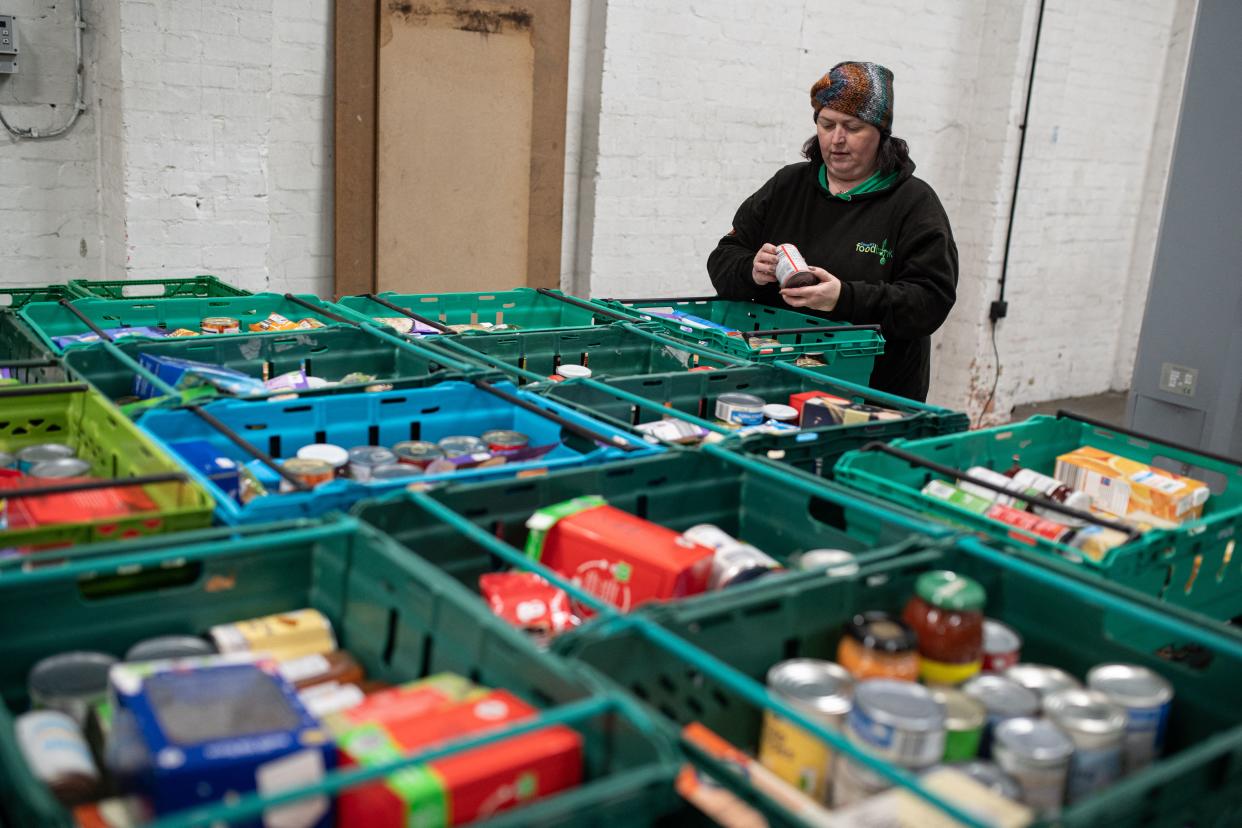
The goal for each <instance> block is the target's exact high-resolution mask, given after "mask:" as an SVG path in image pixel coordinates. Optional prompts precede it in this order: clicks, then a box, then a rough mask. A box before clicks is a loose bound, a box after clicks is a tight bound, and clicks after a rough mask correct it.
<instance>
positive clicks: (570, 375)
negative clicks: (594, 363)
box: [556, 363, 591, 379]
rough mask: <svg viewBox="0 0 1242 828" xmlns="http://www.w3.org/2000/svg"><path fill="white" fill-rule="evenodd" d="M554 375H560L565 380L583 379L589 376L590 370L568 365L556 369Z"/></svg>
mask: <svg viewBox="0 0 1242 828" xmlns="http://www.w3.org/2000/svg"><path fill="white" fill-rule="evenodd" d="M556 373H558V374H560V375H561V376H562V377H564V378H565V379H583V378H585V377H589V376H591V369H590V368H588V367H586V366H585V365H574V364H572V363H570V364H569V365H562V366H561V367H560V368H557V369H556Z"/></svg>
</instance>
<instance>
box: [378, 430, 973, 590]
mask: <svg viewBox="0 0 1242 828" xmlns="http://www.w3.org/2000/svg"><path fill="white" fill-rule="evenodd" d="M781 478H782V475H781V473H779V472H775V473H774V472H772V471H770V470H768V469H766V468H764V467H760V466H757V465H756V464H753V463H751V462H750V461H747V460H745V459H743V458H739V457H736V456H733V455H727V454H726V455H725V456H718V455H713V454H707V453H700V452H672V453H669V454H666V455H661V456H658V457H653V458H649V459H639V460H626V461H619V462H616V463H612V464H609V465H607V466H600V467H595V468H589V469H581V470H573V471H564V472H555V473H551V474H548V475H544V476H541V477H531V478H525V479H521V480H507V481H496V482H493V483H479V484H473V485H471V484H458V485H453V486H447V487H442V488H438V489H435V490H433V491H431V492H429V493H428V496H429V497H431V498H434V499H435V500H436V501H437V502H439V503H440V504H442V505H443V506H445V507H447V508H448V509H450V510H451V511H452V512H454V513H456V514H457V515H459V516H461V517H462V518H464V519H466V520H468V521H470V522H472V523H473V524H475V525H476V526H478V527H480V528H482V529H484V530H486V531H487V532H488V533H489V534H491V535H492V536H494V537H496V538H498V539H500V540H502V541H503V542H505V543H508V544H509V545H511V546H513V547H515V548H518V549H521V548H522V547H523V545H524V544H525V542H526V536H527V529H526V520H527V519H528V518H529V517H530V516H531V514H532V513H533V512H535V511H536V510H537V509H540V508H542V507H545V506H550V505H552V504H554V503H559V502H561V501H563V500H568V499H570V498H573V497H577V496H579V495H588V494H594V495H601V496H603V498H604V499H605V500H606V501H608V503H609V504H610V505H612V506H615V507H617V508H619V509H623V510H625V511H627V512H630V513H631V514H635V515H638V516H639V517H642V518H646V519H647V520H650V521H653V522H655V523H658V524H660V525H663V526H666V527H668V528H670V529H674V530H676V531H683V530H685V529H688V528H690V527H691V526H694V525H695V524H699V523H712V524H715V525H716V526H719V527H720V528H721V529H723V530H724V531H726V532H728V533H729V534H731V535H733V536H734V537H737V538H741V539H743V540H745V541H747V542H749V543H752V544H754V545H755V546H757V547H759V548H760V549H762V550H764V551H765V552H767V553H768V554H769V555H771V556H772V557H774V558H776V559H777V560H779V561H781V562H782V563H789V562H790V558H791V556H792V555H794V554H795V553H799V552H804V551H806V550H809V549H821V548H833V549H845V550H848V551H851V552H854V553H855V554H857V555H859V556H864V557H865V556H879V557H885V556H888V555H893V554H901V552H902V551H903V550H904V549H905V548H906V547H907V545H908V544H909V542H910V538H911V536H913V535H915V534H916V533H920V532H926V533H930V534H931V535H938V536H945V535H948V534H951V533H950V532H948V531H947V530H946V529H945V528H944V527H942V526H939V525H937V524H936V523H934V522H932V521H920V519H919V518H918V517H907V516H905V515H898V514H891V513H886V512H884V511H883V510H882V509H868V508H866V504H863V503H862V502H861V501H859V500H857V499H856V498H848V497H842V490H841V489H840V488H839V487H836V488H830V485H831V484H825V485H823V486H817V485H806V484H803V485H801V486H786V485H783V481H782V479H781ZM842 503H849V504H851V505H850V506H849V507H845V506H842V505H841V504H842ZM353 514H355V515H356V516H358V517H359V518H361V519H362V520H364V521H366V522H367V523H370V524H371V525H373V526H375V527H376V528H378V529H380V530H382V531H383V532H385V533H387V534H388V535H389V536H390V537H392V538H394V539H395V540H396V541H398V542H399V543H401V544H402V545H403V546H405V547H406V548H407V549H409V550H411V551H412V552H413V553H415V554H416V555H418V556H420V557H422V558H424V559H426V560H428V561H430V562H431V563H433V564H435V565H436V566H438V567H440V568H441V569H443V570H444V571H445V572H447V573H448V574H449V575H451V576H453V577H454V578H456V579H457V580H459V581H461V582H462V583H463V584H464V585H466V586H467V587H468V588H470V589H472V590H477V588H478V578H479V576H480V575H482V574H485V573H487V572H492V571H495V570H497V569H504V568H507V567H508V564H507V563H506V562H505V561H503V560H501V559H499V558H497V557H496V556H495V555H493V554H492V553H491V551H489V550H488V549H487V548H485V547H483V546H482V545H480V544H479V543H477V542H476V541H474V540H473V539H471V538H469V537H467V536H465V535H464V534H462V533H461V532H459V531H458V530H457V529H456V528H454V527H453V526H452V525H450V524H447V523H445V522H441V521H430V520H428V519H427V516H426V515H425V514H424V513H423V512H422V510H420V509H419V508H417V507H416V506H413V505H411V503H410V496H409V495H408V494H406V493H404V492H401V493H398V494H396V495H393V496H389V497H386V498H381V499H378V500H375V501H365V502H363V503H360V504H359V505H358V506H356V507H355V508H354V510H353ZM820 577H822V573H817V572H801V571H797V570H790V571H787V572H783V573H780V574H774V575H770V576H768V577H765V578H761V579H758V580H755V581H751V582H749V583H747V584H741V585H738V586H735V587H732V588H730V589H729V590H727V591H726V594H728V595H735V594H749V593H752V592H759V593H767V592H772V591H773V589H775V588H776V587H777V586H779V584H781V583H782V582H787V581H802V580H808V579H816V578H820ZM712 598H713V594H703V595H699V596H692V597H687V598H683V599H680V601H678V603H683V604H684V603H691V604H692V603H696V602H699V601H704V600H711V599H712ZM644 606H648V605H644ZM645 611H646V610H645V609H641V608H640V609H639V610H637V612H639V613H642V612H645Z"/></svg>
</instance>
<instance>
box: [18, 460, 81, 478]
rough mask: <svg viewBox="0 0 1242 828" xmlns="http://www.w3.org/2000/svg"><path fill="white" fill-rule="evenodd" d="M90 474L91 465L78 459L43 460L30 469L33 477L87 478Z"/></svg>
mask: <svg viewBox="0 0 1242 828" xmlns="http://www.w3.org/2000/svg"><path fill="white" fill-rule="evenodd" d="M90 473H91V464H90V463H88V462H86V461H85V460H80V459H78V458H77V457H57V458H56V459H55V460H41V461H39V462H38V463H35V464H34V465H33V466H31V467H30V476H31V477H85V476H87V475H89V474H90Z"/></svg>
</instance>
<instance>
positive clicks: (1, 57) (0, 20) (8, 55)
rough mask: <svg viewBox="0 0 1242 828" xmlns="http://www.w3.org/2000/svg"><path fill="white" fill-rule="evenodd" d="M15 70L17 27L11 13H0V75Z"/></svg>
mask: <svg viewBox="0 0 1242 828" xmlns="http://www.w3.org/2000/svg"><path fill="white" fill-rule="evenodd" d="M16 71H17V27H16V25H15V24H14V21H13V16H12V15H11V14H0V75H12V74H13V73H15V72H16Z"/></svg>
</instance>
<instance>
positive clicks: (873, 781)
mask: <svg viewBox="0 0 1242 828" xmlns="http://www.w3.org/2000/svg"><path fill="white" fill-rule="evenodd" d="M891 787H893V783H891V782H889V781H888V780H887V779H885V778H884V777H882V776H880V775H879V774H877V773H872V772H871V771H870V770H868V769H867V768H865V767H863V766H862V765H860V764H859V763H857V762H855V761H854V760H853V759H850V758H849V757H848V756H845V755H841V756H838V757H837V761H836V762H835V763H834V765H833V769H832V807H833V808H834V809H838V808H848V807H849V806H851V805H854V804H856V803H859V802H862V801H863V800H864V799H870V798H871V797H873V796H875V795H876V794H881V793H884V791H887V790H888V789H889V788H891ZM834 824H835V823H834Z"/></svg>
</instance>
